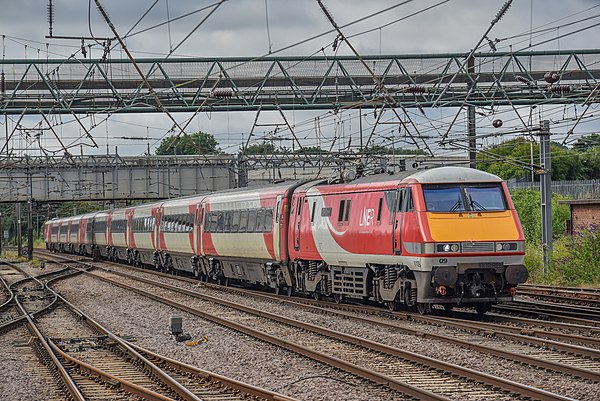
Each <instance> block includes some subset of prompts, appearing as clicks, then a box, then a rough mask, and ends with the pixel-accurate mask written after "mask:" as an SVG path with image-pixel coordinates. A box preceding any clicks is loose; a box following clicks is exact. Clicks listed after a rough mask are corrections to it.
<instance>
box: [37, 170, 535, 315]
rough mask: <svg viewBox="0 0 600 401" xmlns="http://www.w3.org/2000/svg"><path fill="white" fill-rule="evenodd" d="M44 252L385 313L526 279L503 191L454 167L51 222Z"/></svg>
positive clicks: (495, 290) (427, 307)
mask: <svg viewBox="0 0 600 401" xmlns="http://www.w3.org/2000/svg"><path fill="white" fill-rule="evenodd" d="M44 239H45V242H46V247H47V249H49V250H51V251H57V252H71V253H77V254H81V255H88V256H94V257H102V258H106V259H109V260H114V261H125V262H128V263H130V264H132V265H136V266H144V267H149V268H154V269H156V270H160V271H164V272H174V273H175V272H188V273H190V274H193V275H194V276H196V277H198V278H200V279H203V280H210V281H213V282H218V283H222V284H228V283H231V282H238V283H245V284H253V285H259V286H262V287H267V288H271V289H273V290H274V291H275V292H276V293H281V292H286V293H287V294H291V293H292V292H297V293H305V294H311V295H312V296H313V297H315V299H318V298H319V297H331V298H333V299H334V300H335V301H336V302H341V301H342V300H344V299H347V300H351V299H352V300H369V301H374V302H378V303H381V304H386V305H387V306H388V307H389V308H390V309H391V310H396V309H398V308H399V307H401V306H406V307H416V308H417V309H418V310H419V312H421V313H428V312H430V311H431V307H432V305H434V304H439V305H443V306H444V307H445V308H446V309H451V308H452V307H454V306H456V305H460V306H472V307H475V308H476V310H477V311H478V312H479V313H485V312H486V311H487V310H488V309H489V308H490V307H491V305H492V304H495V303H499V302H506V301H511V300H512V299H513V297H514V295H515V294H516V286H517V284H520V283H524V282H525V281H526V280H527V277H528V272H527V269H526V268H525V266H524V255H525V249H524V243H525V242H524V237H523V231H522V228H521V224H520V222H519V218H518V216H517V212H516V210H515V208H514V205H513V203H512V200H511V198H510V195H509V192H508V189H507V187H506V184H505V183H504V182H503V181H502V180H501V179H500V178H499V177H497V176H495V175H492V174H489V173H486V172H482V171H479V170H475V169H470V168H464V167H438V168H432V169H427V170H422V171H418V172H412V173H411V172H403V173H399V174H394V175H388V174H379V175H372V176H364V177H361V178H358V179H356V180H353V181H350V182H338V183H331V182H328V181H326V180H315V181H310V182H291V183H282V184H277V185H270V186H267V187H263V188H239V189H234V190H227V191H220V192H215V193H211V194H205V195H197V196H192V197H187V198H179V199H172V200H167V201H160V202H155V203H149V204H143V205H140V206H131V207H126V208H123V209H115V210H107V211H101V212H96V213H89V214H84V215H80V216H73V217H67V218H60V219H53V220H51V221H48V222H47V223H46V225H45V228H44Z"/></svg>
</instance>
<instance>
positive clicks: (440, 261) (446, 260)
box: [438, 258, 448, 265]
mask: <svg viewBox="0 0 600 401" xmlns="http://www.w3.org/2000/svg"><path fill="white" fill-rule="evenodd" d="M438 262H439V263H440V264H443V265H444V264H446V263H448V259H446V258H440V260H438Z"/></svg>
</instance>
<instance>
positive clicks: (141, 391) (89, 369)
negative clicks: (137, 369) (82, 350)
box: [49, 340, 175, 401]
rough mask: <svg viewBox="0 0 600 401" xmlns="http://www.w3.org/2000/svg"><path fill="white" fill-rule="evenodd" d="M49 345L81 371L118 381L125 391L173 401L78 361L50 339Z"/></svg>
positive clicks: (113, 381) (146, 398) (157, 400)
mask: <svg viewBox="0 0 600 401" xmlns="http://www.w3.org/2000/svg"><path fill="white" fill-rule="evenodd" d="M49 344H50V347H51V348H52V351H53V352H54V353H55V354H58V355H59V356H60V357H61V358H64V359H66V360H68V361H69V362H71V363H73V364H75V365H77V366H78V367H79V369H80V370H81V371H82V372H85V373H88V374H90V375H93V376H95V377H98V378H99V379H101V380H102V381H104V382H105V383H111V384H113V385H115V384H116V383H118V386H119V388H122V389H123V390H125V391H127V392H128V393H130V394H133V395H136V396H139V397H141V398H143V399H144V400H151V401H175V400H174V399H173V398H170V397H167V396H164V395H162V394H159V393H156V392H154V391H152V390H149V389H146V388H144V387H141V386H138V385H137V384H135V383H132V382H130V381H128V380H124V379H121V378H120V377H117V376H114V375H112V374H110V373H107V372H104V371H103V370H101V369H98V368H96V367H94V366H92V365H90V364H88V363H86V362H83V361H80V360H79V359H77V358H73V357H72V356H71V355H69V354H67V353H66V352H63V351H62V350H61V349H60V348H59V347H58V346H57V345H56V344H55V343H54V342H53V341H52V340H50V341H49Z"/></svg>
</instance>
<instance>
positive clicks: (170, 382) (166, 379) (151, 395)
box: [12, 265, 201, 401]
mask: <svg viewBox="0 0 600 401" xmlns="http://www.w3.org/2000/svg"><path fill="white" fill-rule="evenodd" d="M12 266H13V267H14V268H16V269H18V270H20V271H21V272H23V270H22V269H20V268H19V267H18V266H16V265H12ZM68 270H71V267H66V268H65V269H62V270H58V271H54V272H48V273H44V274H42V275H40V276H29V277H26V278H24V279H22V280H19V281H17V282H15V283H13V284H12V286H14V285H18V284H20V283H23V282H25V281H30V280H32V281H35V282H37V283H38V284H40V285H41V289H44V290H45V291H48V292H50V293H51V294H52V295H53V299H52V302H51V304H49V305H47V306H46V307H44V308H42V309H40V310H37V311H34V312H29V311H27V309H26V308H25V306H24V305H23V304H22V303H21V302H20V301H19V299H18V297H16V298H15V300H16V304H17V306H18V308H19V309H20V310H21V312H22V314H23V317H24V318H25V319H26V320H27V322H28V323H27V324H28V327H29V328H30V330H32V331H33V332H34V333H35V334H36V336H38V338H40V340H41V343H42V345H43V347H44V349H45V350H46V352H48V354H49V355H50V356H51V358H52V361H53V363H54V364H55V365H56V363H58V364H60V365H61V366H60V367H59V366H57V368H58V369H59V372H60V374H61V377H62V378H63V380H64V381H65V384H66V385H67V388H68V390H69V392H70V393H71V394H72V395H74V396H75V397H78V395H76V394H74V393H79V394H81V393H80V392H79V390H78V389H77V392H75V390H74V389H73V388H72V387H73V385H75V387H76V384H75V382H74V381H73V379H72V378H71V377H70V375H69V374H68V372H67V371H66V369H65V368H64V366H62V364H61V363H60V361H59V360H58V359H57V357H56V353H57V352H58V353H59V355H61V356H62V357H65V358H67V359H68V360H70V361H71V362H73V363H75V364H77V365H78V366H80V367H81V368H82V370H84V371H87V372H90V373H94V374H95V375H96V376H97V377H100V378H102V379H103V380H105V381H106V382H112V383H114V382H118V383H119V384H120V386H121V387H122V388H123V389H124V390H126V391H128V392H130V393H131V394H134V395H139V396H141V397H143V398H147V399H150V400H156V401H174V400H173V399H171V398H168V397H164V396H162V395H161V394H157V393H155V392H153V391H151V390H148V389H144V388H143V387H140V386H137V385H135V384H134V383H131V382H129V381H127V380H123V379H121V378H118V377H116V376H114V375H111V374H108V373H106V372H103V371H101V370H100V369H97V368H95V367H93V366H91V365H89V364H87V363H85V362H82V361H79V360H77V359H75V358H73V357H71V356H69V355H67V354H65V353H64V352H62V351H60V349H59V348H58V347H57V346H56V345H55V344H53V343H52V342H51V341H50V342H48V341H47V340H46V339H45V337H44V336H43V334H42V333H41V330H39V328H38V327H37V326H36V324H35V323H34V320H33V318H35V317H37V316H39V315H40V314H41V313H43V312H47V311H49V310H51V309H52V308H54V307H55V306H57V303H58V301H59V300H60V301H62V303H63V304H65V305H67V306H69V307H72V306H73V305H72V304H70V303H69V302H68V301H67V300H66V299H65V298H64V297H63V296H61V295H60V294H58V293H57V292H56V291H54V290H53V289H52V288H50V287H49V286H48V284H49V283H50V282H53V281H56V280H61V279H64V278H66V277H67V275H64V274H63V273H65V272H66V271H68ZM84 271H85V270H79V269H74V270H73V272H72V274H71V275H74V274H80V273H82V272H84ZM23 273H24V274H27V273H25V272H23ZM42 276H43V277H50V278H51V279H50V280H48V282H46V283H43V282H42V281H41V280H40V277H42ZM53 276H54V277H53ZM73 307H74V306H73ZM78 314H79V315H80V317H82V318H84V320H85V321H86V323H87V324H89V325H90V326H92V327H93V328H94V329H96V330H98V331H100V332H105V334H106V335H108V336H109V337H110V338H111V339H112V340H113V341H115V342H116V343H118V344H119V346H120V347H121V348H122V350H124V351H125V352H128V351H129V354H130V356H131V357H132V359H134V360H137V361H140V362H142V363H143V364H144V366H145V367H146V368H147V369H148V370H150V371H151V372H152V374H154V375H155V376H156V377H158V378H159V379H160V380H161V381H162V382H163V383H164V384H166V385H167V386H169V387H170V388H171V389H172V390H173V391H175V393H177V394H178V395H179V396H181V397H182V399H184V400H191V401H201V400H200V399H199V398H198V397H196V396H195V395H194V394H192V393H191V392H190V391H189V390H188V389H186V388H185V387H184V386H182V385H181V383H179V382H177V381H175V380H174V379H173V378H171V377H170V376H169V375H167V374H166V373H164V372H163V371H162V370H161V369H159V368H158V367H157V366H155V365H154V364H153V363H152V362H150V361H148V360H147V359H146V358H144V357H143V356H141V355H140V354H138V353H137V352H136V351H134V350H133V349H131V348H130V347H129V346H128V345H126V344H125V343H124V342H123V341H122V340H121V339H120V338H119V337H117V336H115V335H114V334H112V333H110V332H108V330H106V329H104V328H102V327H101V326H100V325H99V324H97V323H96V322H95V321H94V320H93V319H92V318H91V317H89V316H87V315H85V314H82V313H81V312H80V311H79V313H78ZM101 329H102V330H101ZM63 372H64V374H66V375H67V376H68V377H69V379H65V376H64V375H63ZM69 382H72V383H73V385H72V384H71V383H69ZM76 399H78V400H79V398H76ZM82 399H85V398H82Z"/></svg>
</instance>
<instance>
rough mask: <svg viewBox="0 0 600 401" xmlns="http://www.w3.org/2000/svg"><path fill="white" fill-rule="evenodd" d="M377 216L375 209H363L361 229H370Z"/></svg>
mask: <svg viewBox="0 0 600 401" xmlns="http://www.w3.org/2000/svg"><path fill="white" fill-rule="evenodd" d="M374 216H375V209H363V210H362V212H361V216H360V223H359V225H360V226H361V227H368V226H372V225H373V218H374Z"/></svg>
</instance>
